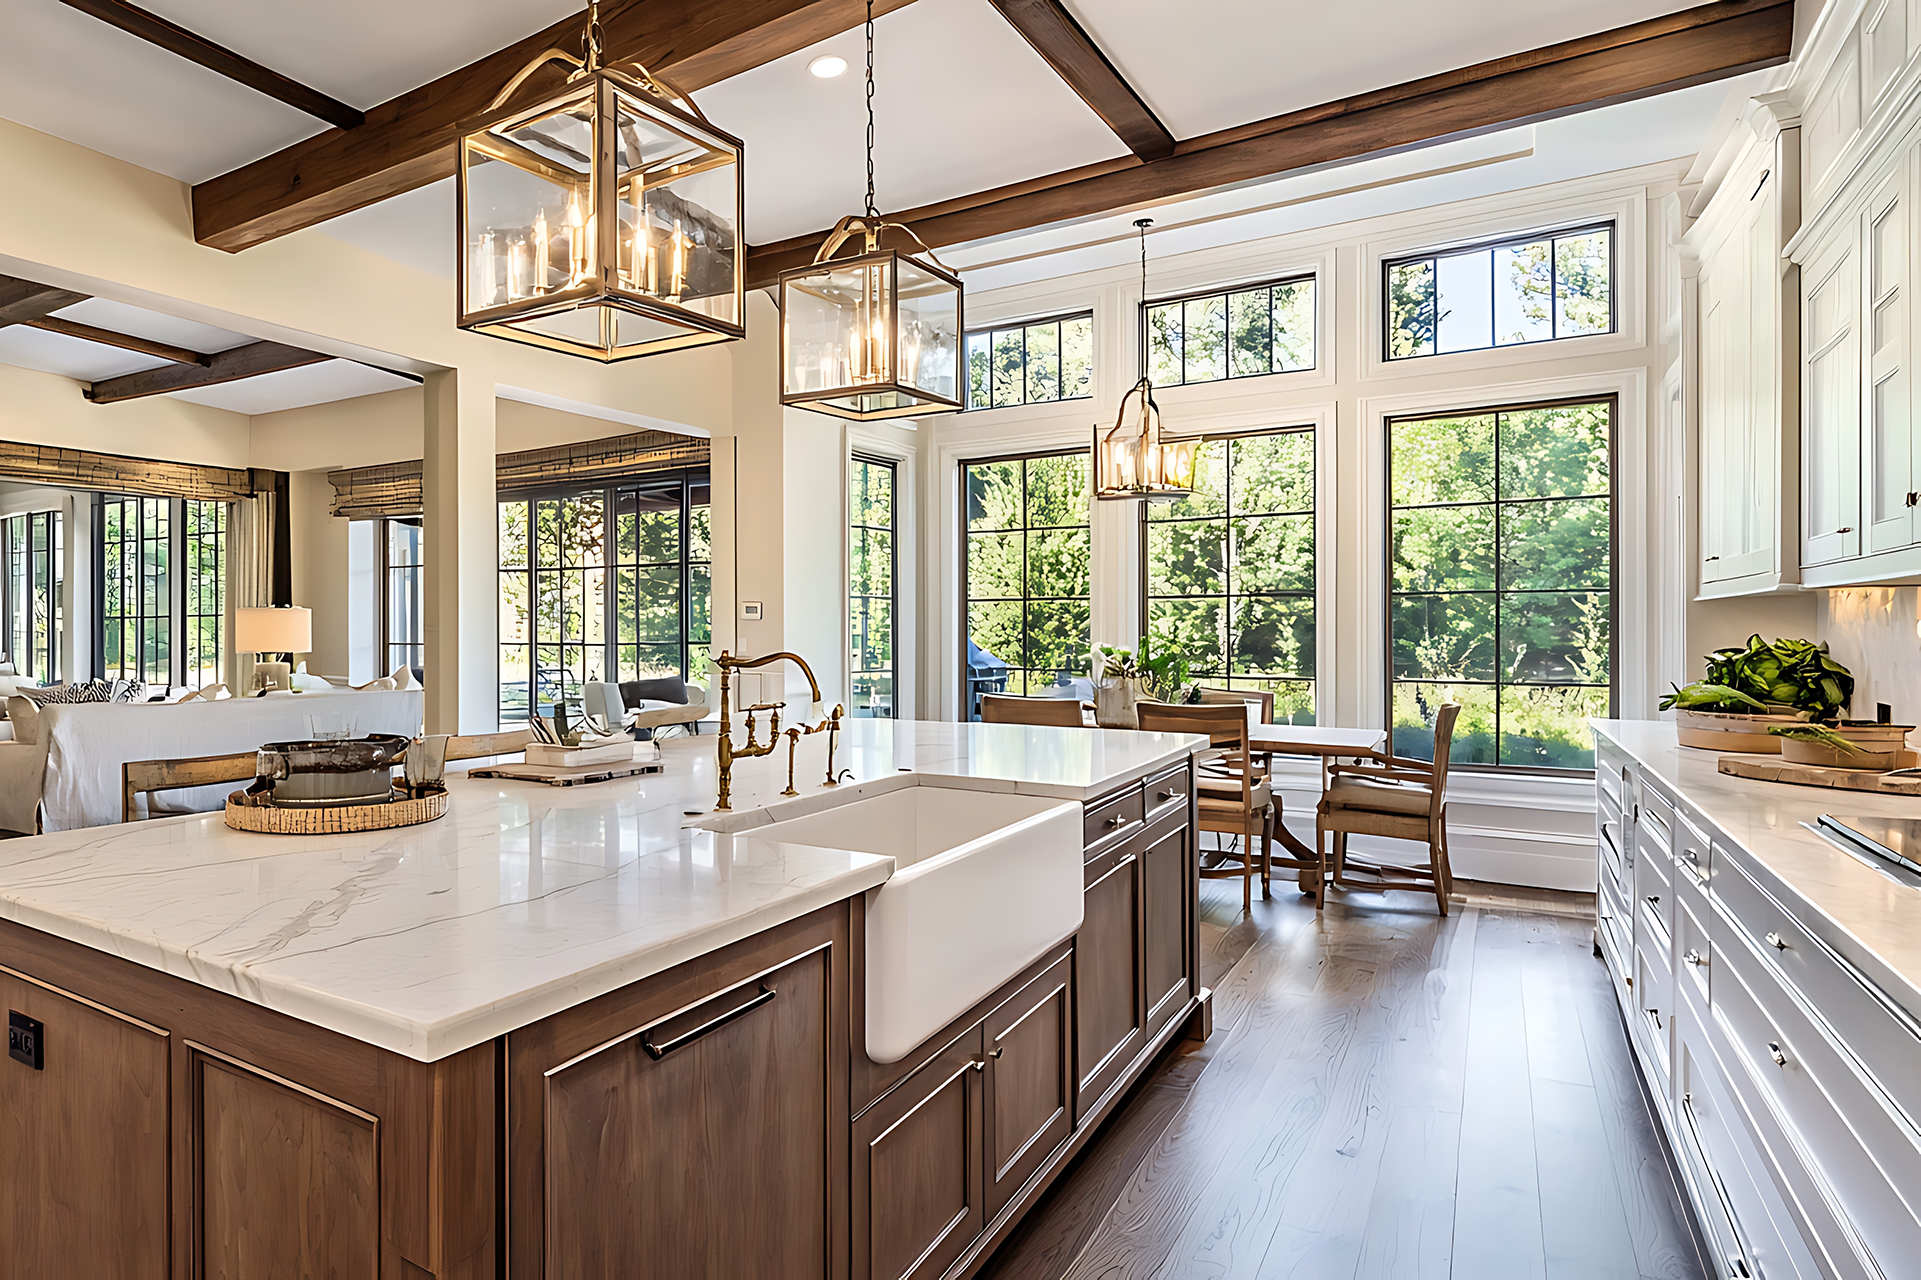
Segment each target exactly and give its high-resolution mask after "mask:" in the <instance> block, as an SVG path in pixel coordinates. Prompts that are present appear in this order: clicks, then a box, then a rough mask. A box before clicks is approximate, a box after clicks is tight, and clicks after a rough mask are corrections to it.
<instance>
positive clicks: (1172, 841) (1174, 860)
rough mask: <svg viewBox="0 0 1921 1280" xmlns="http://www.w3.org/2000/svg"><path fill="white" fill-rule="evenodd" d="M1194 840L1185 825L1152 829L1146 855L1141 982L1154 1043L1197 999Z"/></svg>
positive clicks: (1142, 881)
mask: <svg viewBox="0 0 1921 1280" xmlns="http://www.w3.org/2000/svg"><path fill="white" fill-rule="evenodd" d="M1183 817H1185V815H1184V814H1183ZM1191 834H1192V829H1191V828H1189V827H1188V826H1187V824H1186V823H1185V822H1182V823H1181V824H1179V825H1178V826H1177V825H1173V824H1168V825H1166V826H1161V827H1151V828H1149V829H1148V833H1147V838H1146V839H1145V841H1143V843H1144V845H1145V848H1143V849H1142V850H1141V929H1142V936H1141V980H1142V984H1143V987H1144V989H1145V991H1146V995H1147V1034H1148V1036H1149V1037H1152V1036H1153V1034H1154V1033H1155V1032H1157V1031H1159V1030H1160V1029H1161V1028H1162V1027H1164V1026H1166V1025H1167V1024H1168V1022H1169V1021H1170V1020H1171V1019H1173V1018H1175V1017H1176V1016H1178V1015H1179V1014H1180V1012H1181V1011H1182V1010H1183V1009H1185V1008H1186V1007H1187V1002H1188V999H1189V998H1190V997H1191V996H1193V995H1194V994H1195V992H1194V980H1193V978H1194V967H1193V953H1192V945H1191V942H1190V935H1189V930H1190V927H1191V924H1192V921H1193V917H1194V911H1195V906H1196V904H1195V901H1194V893H1195V885H1196V884H1197V880H1196V878H1195V868H1194V859H1193V852H1192V851H1193V845H1194V842H1193V840H1192V838H1191Z"/></svg>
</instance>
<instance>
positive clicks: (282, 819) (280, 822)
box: [227, 791, 447, 836]
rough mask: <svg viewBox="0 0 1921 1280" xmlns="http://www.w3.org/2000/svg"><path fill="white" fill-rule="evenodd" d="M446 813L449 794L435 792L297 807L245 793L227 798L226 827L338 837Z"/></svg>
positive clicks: (425, 819)
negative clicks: (376, 801) (370, 801)
mask: <svg viewBox="0 0 1921 1280" xmlns="http://www.w3.org/2000/svg"><path fill="white" fill-rule="evenodd" d="M446 812H447V793H446V792H445V791H435V792H432V793H430V794H428V795H424V796H410V797H408V798H406V799H400V800H392V801H389V802H388V803H386V804H343V805H330V806H324V807H323V806H315V807H313V808H297V807H291V806H284V805H275V804H271V803H266V804H263V803H261V802H260V801H259V800H257V799H256V798H254V797H250V796H248V795H247V793H246V792H244V791H236V792H234V793H233V794H232V795H230V796H228V797H227V825H228V826H230V827H232V828H233V829H234V830H235V831H261V832H265V833H267V834H269V835H279V836H336V835H345V834H347V833H348V832H353V831H383V830H385V829H387V828H388V827H412V826H417V825H418V824H420V823H422V822H432V821H433V820H434V819H435V818H438V817H440V816H441V815H442V814H444V813H446Z"/></svg>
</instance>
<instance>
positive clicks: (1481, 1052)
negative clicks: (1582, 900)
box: [1454, 914, 1547, 1280]
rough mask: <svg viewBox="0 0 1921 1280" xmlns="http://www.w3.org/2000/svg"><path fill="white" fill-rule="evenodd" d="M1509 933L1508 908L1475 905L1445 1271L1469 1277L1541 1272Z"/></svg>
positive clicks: (1530, 1121) (1522, 1035) (1520, 960)
mask: <svg viewBox="0 0 1921 1280" xmlns="http://www.w3.org/2000/svg"><path fill="white" fill-rule="evenodd" d="M1518 933H1519V931H1518V929H1517V927H1516V925H1515V922H1514V920H1513V919H1512V918H1511V917H1509V916H1506V915H1494V914H1483V915H1482V917H1481V925H1480V930H1479V936H1478V937H1477V938H1476V940H1475V944H1476V945H1475V949H1474V994H1473V998H1472V1002H1471V1008H1470V1010H1469V1014H1468V1066H1467V1088H1466V1091H1465V1094H1464V1097H1463V1100H1462V1109H1461V1161H1460V1169H1459V1180H1458V1182H1457V1184H1456V1190H1455V1200H1454V1273H1455V1274H1456V1275H1458V1276H1462V1277H1469V1276H1471V1277H1474V1278H1475V1280H1507V1278H1508V1277H1527V1278H1530V1280H1536V1278H1539V1277H1544V1276H1545V1275H1546V1273H1547V1260H1546V1251H1545V1248H1544V1245H1543V1242H1542V1239H1541V1199H1540V1183H1539V1177H1538V1173H1537V1169H1536V1161H1535V1154H1534V1112H1533V1105H1532V1101H1531V1098H1530V1090H1529V1076H1528V1053H1527V1025H1526V1015H1525V1010H1524V1007H1523V1003H1522V996H1521V966H1522V965H1523V964H1524V963H1525V954H1524V952H1523V949H1522V948H1523V944H1522V943H1521V941H1520V940H1519V937H1518Z"/></svg>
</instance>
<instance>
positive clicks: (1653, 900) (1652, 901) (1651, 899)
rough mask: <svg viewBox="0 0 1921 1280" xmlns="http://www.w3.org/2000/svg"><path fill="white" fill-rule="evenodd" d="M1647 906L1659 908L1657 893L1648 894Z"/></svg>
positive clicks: (1659, 900)
mask: <svg viewBox="0 0 1921 1280" xmlns="http://www.w3.org/2000/svg"><path fill="white" fill-rule="evenodd" d="M1648 905H1649V906H1650V907H1658V906H1660V905H1661V895H1660V894H1658V893H1650V894H1649V895H1648Z"/></svg>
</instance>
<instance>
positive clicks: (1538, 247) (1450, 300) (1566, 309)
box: [1382, 225, 1614, 360]
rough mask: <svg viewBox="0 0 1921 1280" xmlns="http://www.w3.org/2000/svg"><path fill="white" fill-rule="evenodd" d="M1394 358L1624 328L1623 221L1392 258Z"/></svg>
mask: <svg viewBox="0 0 1921 1280" xmlns="http://www.w3.org/2000/svg"><path fill="white" fill-rule="evenodd" d="M1382 274H1383V279H1382V287H1383V288H1384V290H1385V292H1386V298H1387V358H1388V359H1390V360H1404V359H1408V358H1409V357H1412V356H1431V355H1445V354H1447V353H1448V352H1450V351H1480V350H1484V349H1486V348H1488V347H1506V346H1514V345H1517V344H1520V343H1527V342H1549V341H1552V340H1553V339H1555V338H1578V337H1581V336H1583V335H1585V334H1592V333H1612V332H1613V331H1614V228H1613V226H1612V225H1603V226H1590V227H1578V228H1575V229H1572V230H1569V231H1559V232H1555V233H1553V234H1551V235H1536V236H1527V237H1522V238H1519V239H1512V240H1503V241H1500V242H1498V243H1493V244H1480V245H1474V246H1471V247H1469V248H1465V249H1450V250H1447V251H1446V252H1444V253H1429V254H1420V255H1416V256H1414V257H1408V258H1398V259H1395V260H1393V261H1390V262H1388V263H1386V264H1384V266H1383V268H1382Z"/></svg>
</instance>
